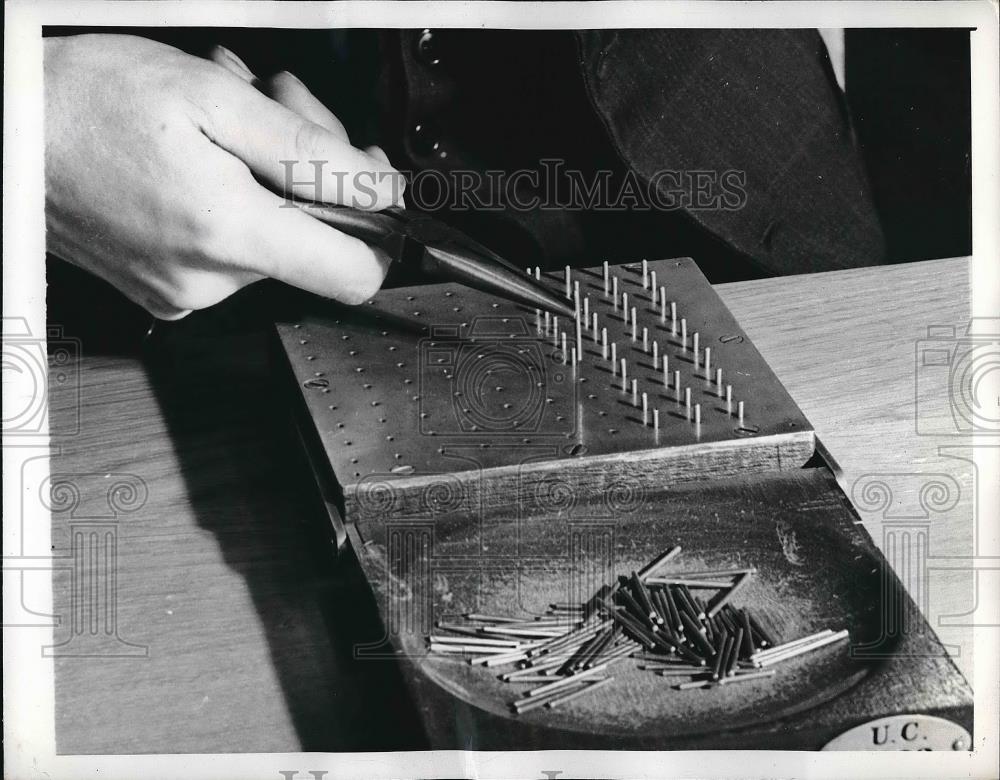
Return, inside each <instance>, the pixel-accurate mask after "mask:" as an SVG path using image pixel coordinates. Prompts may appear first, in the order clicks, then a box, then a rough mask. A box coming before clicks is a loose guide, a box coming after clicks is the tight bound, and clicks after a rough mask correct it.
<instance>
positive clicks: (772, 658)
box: [760, 629, 847, 667]
mask: <svg viewBox="0 0 1000 780" xmlns="http://www.w3.org/2000/svg"><path fill="white" fill-rule="evenodd" d="M846 638H847V629H844V630H842V631H838V632H837V633H835V634H830V635H829V636H826V637H824V638H822V639H817V640H816V641H815V642H810V643H806V644H802V645H799V646H798V647H796V648H792V649H791V650H789V651H788V652H786V653H774V654H773V655H769V656H768V657H766V658H764V659H763V660H762V661H760V665H761V666H762V667H767V666H771V665H773V664H776V663H780V662H781V661H787V660H789V659H790V658H795V657H797V656H800V655H804V654H805V653H809V652H812V651H813V650H818V649H819V648H821V647H826V646H827V645H829V644H833V643H834V642H839V641H840V640H841V639H846Z"/></svg>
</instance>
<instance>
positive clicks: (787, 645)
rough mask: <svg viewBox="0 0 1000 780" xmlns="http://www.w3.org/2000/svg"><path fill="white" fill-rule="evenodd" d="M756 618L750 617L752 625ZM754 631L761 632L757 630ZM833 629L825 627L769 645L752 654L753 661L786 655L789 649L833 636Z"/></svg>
mask: <svg viewBox="0 0 1000 780" xmlns="http://www.w3.org/2000/svg"><path fill="white" fill-rule="evenodd" d="M754 622H755V621H754V619H753V618H750V625H751V626H753V624H754ZM754 633H759V632H757V631H755V632H754ZM832 635H833V631H832V630H831V629H829V628H824V629H823V630H822V631H817V632H816V633H815V634H809V635H808V636H802V637H799V638H798V639H792V640H791V641H788V642H784V643H782V644H780V645H774V646H773V647H769V648H768V649H767V650H760V651H758V652H756V653H754V654H753V655H752V656H750V660H751V661H762V660H764V659H765V658H771V657H776V656H778V655H784V654H785V653H787V652H788V651H789V650H794V649H795V648H797V647H800V646H802V645H811V644H813V643H815V642H816V641H818V640H820V639H823V638H824V637H828V636H832Z"/></svg>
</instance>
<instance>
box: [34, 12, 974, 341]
mask: <svg viewBox="0 0 1000 780" xmlns="http://www.w3.org/2000/svg"><path fill="white" fill-rule="evenodd" d="M81 32H103V33H118V34H123V33H127V34H141V35H144V36H146V37H150V38H155V39H159V40H162V41H163V42H166V43H169V44H171V45H174V46H178V47H179V48H183V49H184V50H186V51H188V52H190V53H192V54H196V55H205V54H206V53H207V52H208V50H209V49H210V48H211V46H213V45H214V44H217V43H220V44H222V45H225V46H227V47H228V48H230V49H231V50H233V51H234V52H236V53H237V54H238V55H239V56H240V57H242V58H243V59H244V60H245V61H246V62H247V64H248V65H249V66H250V67H251V69H252V70H254V72H255V73H257V74H258V75H269V74H271V73H275V72H277V71H279V70H289V71H291V72H293V73H295V74H296V75H298V76H299V77H300V78H302V80H303V81H304V82H305V83H306V84H307V85H308V86H309V88H310V89H311V90H312V91H313V92H314V93H315V94H316V96H317V97H318V98H319V99H320V100H322V101H323V102H324V103H326V104H327V105H330V106H333V107H334V109H335V113H337V115H338V117H339V118H340V119H341V120H342V121H343V122H344V124H345V126H347V127H348V129H349V130H350V132H351V136H352V141H354V142H355V143H356V144H357V145H363V144H366V143H371V142H375V141H376V140H380V139H379V138H378V127H377V126H375V124H374V123H377V120H376V119H374V118H375V117H377V116H378V115H379V110H378V106H377V105H376V103H377V98H376V93H377V92H378V86H379V85H378V79H379V73H378V71H379V68H378V58H379V56H380V54H379V41H378V39H379V32H378V31H375V30H352V31H342V30H333V31H330V30H273V29H267V28H261V29H242V28H240V29H230V28H208V29H206V28H189V29H182V30H178V29H166V28H142V29H124V28H103V29H101V28H86V29H71V28H47V29H46V30H45V35H47V36H51V35H67V34H77V33H81ZM348 36H350V37H349V38H348ZM359 41H360V42H361V45H359ZM349 42H350V43H349ZM845 47H846V56H845V64H846V91H847V101H848V106H849V110H850V113H851V118H852V121H853V125H854V129H855V133H856V140H857V144H858V147H859V149H860V151H861V154H862V156H863V159H864V162H865V165H866V167H867V171H868V175H869V179H870V182H871V187H872V191H873V194H874V198H875V203H876V207H877V210H878V215H879V218H880V221H881V223H882V228H883V231H884V235H885V240H886V250H887V251H886V262H889V263H896V262H905V261H913V260H924V259H931V258H940V257H952V256H961V255H968V254H971V251H972V218H971V203H972V201H971V197H972V196H971V159H970V144H971V92H970V81H971V79H970V55H969V31H968V30H965V29H877V30H869V29H861V30H847V31H846V34H845ZM512 48H513V49H516V47H512ZM512 56H513V54H512ZM511 67H515V66H514V65H513V64H512V65H511ZM657 228H658V229H660V230H661V231H662V225H658V226H657ZM677 235H678V236H680V235H684V241H681V242H680V244H681V245H679V246H678V247H677V251H676V254H678V255H681V254H689V255H691V256H693V257H695V258H698V257H699V256H701V257H702V258H704V257H708V256H718V255H719V253H720V246H719V243H720V242H717V241H716V240H715V238H714V236H710V235H708V234H703V235H698V234H697V232H695V231H690V230H685V231H678V233H677ZM635 243H636V244H637V245H638V244H639V243H640V237H639V236H635ZM721 257H723V258H724V259H723V260H722V262H721V267H719V266H716V267H705V268H704V269H703V270H705V272H706V275H708V276H709V279H710V280H711V281H713V282H721V281H731V280H733V279H736V278H746V275H752V274H751V273H748V274H746V275H744V276H731V275H729V274H727V271H726V269H727V268H731V267H737V262H736V261H734V260H731V259H729V258H727V257H725V255H724V254H723V255H721ZM627 259H631V258H627ZM699 262H701V261H699ZM739 267H740V268H741V269H743V268H748V267H752V262H751V263H745V262H744V263H742V264H741V265H739ZM804 270H808V269H804ZM48 272H49V300H48V303H49V309H50V320H51V321H53V322H58V323H60V324H62V325H64V327H66V328H67V329H68V330H67V332H69V331H70V330H72V331H74V332H77V333H88V334H90V333H91V332H93V331H94V330H95V328H97V330H98V334H95V335H99V336H100V337H99V338H95V337H92V338H91V340H90V343H91V344H96V343H104V342H106V341H108V340H109V339H110V340H111V341H116V340H123V341H126V342H127V341H130V340H132V339H133V338H134V337H136V336H137V334H138V333H139V332H140V331H143V330H145V327H144V325H145V324H147V323H148V322H149V317H148V316H147V315H145V314H144V313H143V312H141V311H138V310H137V307H134V306H132V305H131V304H129V303H128V302H127V301H125V300H124V299H123V298H122V297H121V296H120V295H118V294H117V293H116V292H115V291H113V290H112V289H111V288H110V287H109V286H108V285H106V284H105V283H103V282H100V281H98V280H94V279H92V278H91V277H89V275H87V274H85V273H83V272H81V271H79V270H78V269H75V268H73V267H71V266H69V265H68V264H66V263H63V262H62V261H59V260H56V259H54V258H50V261H49V263H48ZM756 275H761V274H759V273H757V274H756ZM275 286H276V285H268V284H266V283H265V284H262V285H261V284H258V285H254V286H253V287H251V288H249V289H248V290H245V291H243V292H242V293H240V294H238V295H237V296H234V298H235V299H236V300H234V301H232V302H229V303H226V304H223V305H221V306H220V307H216V308H217V309H222V310H225V311H224V312H223V311H219V312H214V313H211V314H210V315H209V316H208V317H206V314H208V313H196V314H195V315H193V317H191V318H189V319H195V320H198V319H208V320H209V321H212V322H213V323H214V324H213V325H212V327H214V326H217V325H218V324H219V320H220V316H221V318H222V320H226V319H227V318H228V316H229V313H231V312H235V313H236V319H237V320H239V319H241V317H242V316H243V314H245V313H246V312H247V311H254V312H258V311H261V310H263V313H264V319H265V320H266V319H267V312H268V311H271V309H269V308H268V307H267V306H263V307H261V306H260V305H259V304H260V302H261V300H262V296H264V295H267V297H268V299H271V298H273V297H274V295H273V288H274V287H275ZM95 302H99V304H100V305H97V306H95ZM248 302H249V303H248ZM95 319H96V320H97V321H95ZM123 323H125V325H124V326H123ZM108 325H110V326H111V327H107V326H108ZM126 334H127V337H126Z"/></svg>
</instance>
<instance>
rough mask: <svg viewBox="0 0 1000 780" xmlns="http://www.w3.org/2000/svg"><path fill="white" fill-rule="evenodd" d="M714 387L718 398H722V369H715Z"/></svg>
mask: <svg viewBox="0 0 1000 780" xmlns="http://www.w3.org/2000/svg"><path fill="white" fill-rule="evenodd" d="M715 387H716V391H717V392H718V394H719V398H722V369H721V368H717V369H715Z"/></svg>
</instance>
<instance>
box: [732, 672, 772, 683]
mask: <svg viewBox="0 0 1000 780" xmlns="http://www.w3.org/2000/svg"><path fill="white" fill-rule="evenodd" d="M762 677H774V669H767V670H765V671H762V672H751V673H750V674H737V675H736V676H735V677H726V678H725V679H722V680H719V685H732V684H733V683H741V682H747V681H748V680H759V679H761V678H762Z"/></svg>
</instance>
